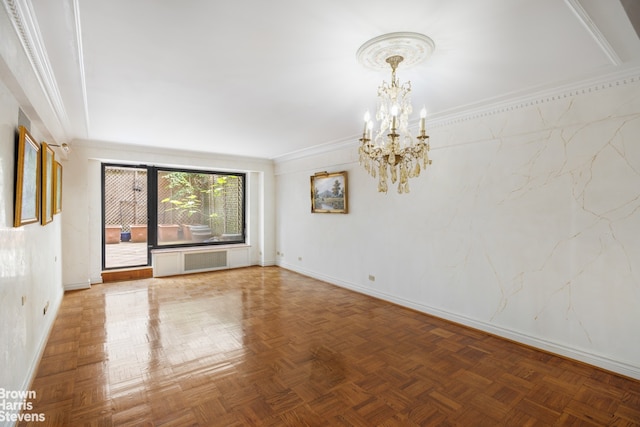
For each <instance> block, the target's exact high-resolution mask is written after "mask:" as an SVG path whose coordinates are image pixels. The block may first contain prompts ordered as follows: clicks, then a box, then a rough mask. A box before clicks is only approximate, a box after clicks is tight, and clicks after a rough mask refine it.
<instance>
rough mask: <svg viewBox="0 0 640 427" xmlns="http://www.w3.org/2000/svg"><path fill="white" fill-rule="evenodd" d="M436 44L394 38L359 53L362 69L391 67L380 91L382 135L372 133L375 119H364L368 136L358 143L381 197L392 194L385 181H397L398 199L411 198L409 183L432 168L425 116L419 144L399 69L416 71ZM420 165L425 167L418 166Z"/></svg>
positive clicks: (408, 86)
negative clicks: (413, 133) (411, 67)
mask: <svg viewBox="0 0 640 427" xmlns="http://www.w3.org/2000/svg"><path fill="white" fill-rule="evenodd" d="M434 46H435V45H434V43H433V41H432V40H431V39H430V38H429V37H427V36H425V35H422V34H417V33H391V34H385V35H383V36H380V37H376V38H374V39H372V40H369V41H368V42H367V43H365V44H364V45H362V47H360V49H358V53H357V57H358V60H359V61H360V63H361V64H363V65H364V66H366V67H368V68H373V69H376V70H379V69H382V67H384V68H386V67H388V66H391V84H388V83H387V82H384V81H383V82H382V85H380V86H379V87H378V108H377V112H376V120H377V121H378V122H379V123H380V127H379V129H378V130H377V131H376V132H375V136H373V135H372V133H374V132H373V122H372V120H371V115H370V114H369V112H368V111H367V112H366V113H365V115H364V130H363V131H362V138H360V148H359V154H360V164H361V165H364V168H365V169H366V171H367V172H369V174H370V175H371V176H373V177H374V178H375V177H376V176H377V177H378V191H379V192H382V193H386V192H387V191H388V183H387V179H388V178H390V179H391V183H392V184H395V183H396V181H398V193H400V194H402V193H408V192H409V178H415V177H417V176H419V175H420V172H421V170H422V169H423V168H426V167H427V165H430V164H431V160H430V159H429V136H428V135H427V134H426V117H427V110H426V108H425V107H423V108H422V110H421V111H420V121H419V130H418V135H417V136H416V139H415V140H414V138H413V137H412V136H411V133H410V132H409V116H410V114H411V113H412V112H413V107H412V106H411V82H406V83H403V84H402V85H400V83H399V80H398V79H397V78H396V69H397V68H398V65H399V64H400V63H401V62H403V61H404V62H405V64H408V65H414V64H416V63H418V62H421V61H423V60H424V59H426V57H427V56H429V55H430V54H431V52H433V49H434ZM421 164H422V167H421V166H420V165H421Z"/></svg>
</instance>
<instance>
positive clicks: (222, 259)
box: [184, 251, 227, 273]
mask: <svg viewBox="0 0 640 427" xmlns="http://www.w3.org/2000/svg"><path fill="white" fill-rule="evenodd" d="M225 267H227V251H211V252H186V253H185V254H184V272H185V273H187V272H192V271H201V270H211V269H215V268H225Z"/></svg>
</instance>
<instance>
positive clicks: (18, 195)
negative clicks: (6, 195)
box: [13, 126, 40, 227]
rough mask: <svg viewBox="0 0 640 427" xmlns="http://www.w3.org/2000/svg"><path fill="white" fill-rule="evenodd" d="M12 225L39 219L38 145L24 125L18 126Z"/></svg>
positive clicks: (29, 222) (17, 225) (15, 225)
mask: <svg viewBox="0 0 640 427" xmlns="http://www.w3.org/2000/svg"><path fill="white" fill-rule="evenodd" d="M15 178H16V179H15V193H14V194H15V203H14V216H13V226H14V227H20V226H22V225H25V224H31V223H33V222H38V221H39V220H40V145H39V144H38V143H37V142H36V141H35V139H33V137H32V136H31V134H30V133H29V131H27V129H26V128H25V127H24V126H20V127H18V142H17V147H16V172H15Z"/></svg>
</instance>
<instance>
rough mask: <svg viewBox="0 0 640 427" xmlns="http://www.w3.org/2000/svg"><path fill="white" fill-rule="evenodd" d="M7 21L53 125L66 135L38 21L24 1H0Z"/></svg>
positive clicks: (66, 121)
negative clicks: (42, 96) (16, 37)
mask: <svg viewBox="0 0 640 427" xmlns="http://www.w3.org/2000/svg"><path fill="white" fill-rule="evenodd" d="M2 2H3V4H4V7H5V9H6V11H7V13H8V15H9V17H10V19H11V23H12V25H13V29H14V31H15V33H16V35H17V36H18V39H19V40H20V43H21V44H22V48H23V50H24V52H25V54H26V55H27V58H28V59H29V63H30V64H31V67H32V69H33V72H34V75H35V77H36V79H37V80H38V83H39V84H40V87H41V89H42V92H43V94H44V96H45V99H46V101H47V103H48V104H49V107H50V108H51V110H52V111H53V113H54V117H55V119H56V120H57V122H58V123H57V125H58V126H60V127H61V128H62V129H63V132H64V133H65V136H66V135H68V134H69V129H70V124H69V118H68V116H67V112H66V110H65V107H64V103H63V101H62V96H61V95H60V90H59V89H58V84H57V82H56V79H55V75H54V73H53V69H52V67H51V63H50V62H49V57H48V55H47V51H46V49H45V46H44V43H43V41H42V36H41V33H40V28H39V26H38V21H37V19H36V17H35V13H34V11H33V9H32V7H31V3H30V2H29V1H28V0H2Z"/></svg>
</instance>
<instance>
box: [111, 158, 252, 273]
mask: <svg viewBox="0 0 640 427" xmlns="http://www.w3.org/2000/svg"><path fill="white" fill-rule="evenodd" d="M102 180H103V187H102V195H103V206H102V209H103V253H102V255H103V257H102V260H103V261H102V268H103V269H105V270H106V269H112V268H121V267H130V266H143V265H149V264H150V260H151V258H150V249H153V248H158V247H161V248H166V247H177V246H204V245H217V244H230V243H245V242H246V237H245V174H243V173H227V172H211V171H203V170H188V169H171V168H159V167H154V166H144V165H142V166H129V165H108V164H103V165H102Z"/></svg>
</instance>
